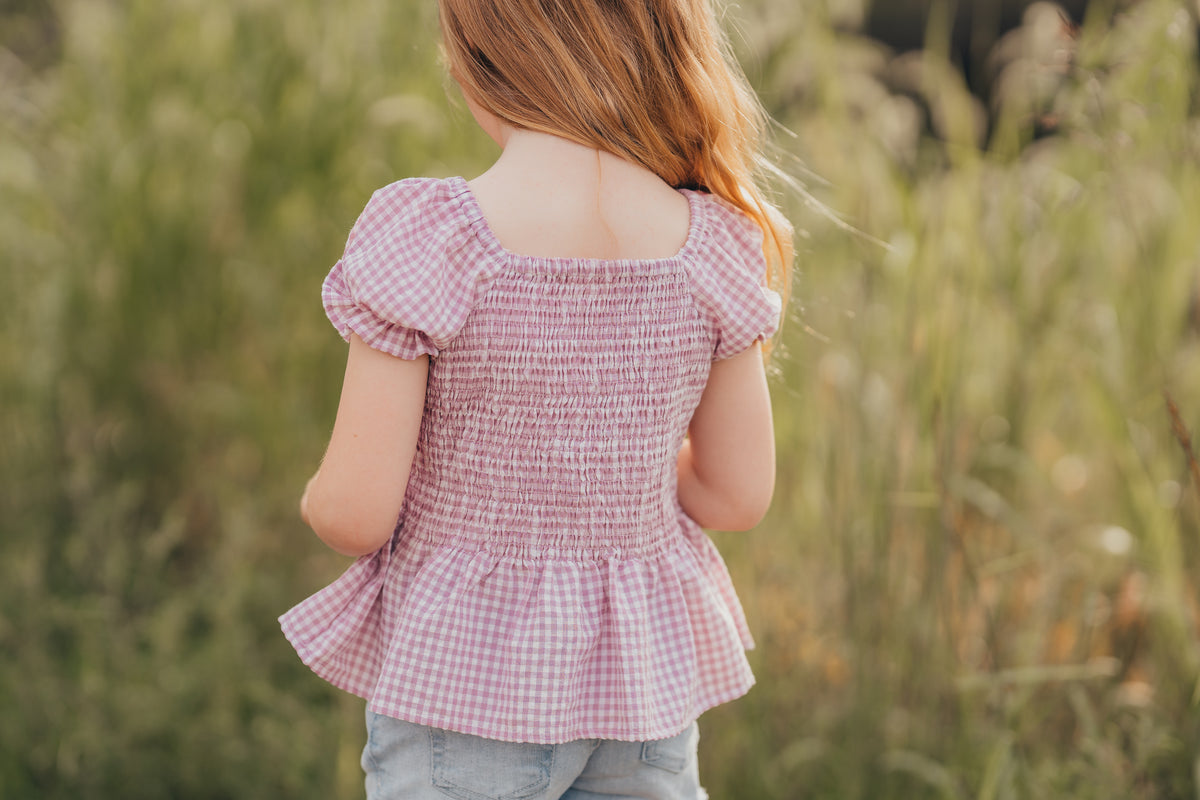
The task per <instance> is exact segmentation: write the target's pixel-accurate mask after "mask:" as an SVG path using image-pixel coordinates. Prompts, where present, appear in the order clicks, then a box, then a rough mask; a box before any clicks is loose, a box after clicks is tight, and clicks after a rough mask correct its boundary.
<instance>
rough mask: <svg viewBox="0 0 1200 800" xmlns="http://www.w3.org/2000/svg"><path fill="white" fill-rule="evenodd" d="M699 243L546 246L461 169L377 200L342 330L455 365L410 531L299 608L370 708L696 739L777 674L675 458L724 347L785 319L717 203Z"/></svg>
mask: <svg viewBox="0 0 1200 800" xmlns="http://www.w3.org/2000/svg"><path fill="white" fill-rule="evenodd" d="M686 194H687V197H688V201H689V204H690V206H691V214H692V222H691V227H690V231H689V235H688V240H687V243H686V244H685V245H684V246H683V248H682V249H681V250H680V251H679V253H677V254H676V255H675V256H673V257H671V258H666V259H657V260H643V261H599V260H590V259H553V258H533V257H528V256H521V255H516V254H513V253H509V252H508V251H506V250H505V249H504V248H503V247H502V246H501V245H500V243H499V242H498V241H497V240H496V238H495V236H494V235H493V234H492V232H491V230H490V229H489V228H488V227H487V223H486V222H485V220H484V218H483V214H482V212H481V211H480V209H479V206H478V204H477V203H476V202H475V199H474V196H473V195H472V194H471V192H470V189H469V187H468V186H467V184H466V182H465V181H463V180H462V179H461V178H451V179H447V180H429V179H422V180H408V181H401V182H400V183H396V184H393V185H391V186H388V187H386V188H384V189H381V190H380V191H379V192H377V193H376V194H375V196H374V197H373V198H372V200H371V202H370V203H369V204H368V206H367V208H366V210H365V211H364V212H363V214H362V216H361V217H360V218H359V221H358V223H357V224H356V225H355V227H354V230H353V231H352V233H351V235H350V239H349V242H348V243H347V246H346V253H345V255H344V256H343V258H342V260H341V261H339V262H338V264H337V265H336V266H335V267H334V268H333V270H332V271H331V272H330V274H329V277H328V278H327V279H326V282H325V286H324V292H323V296H324V302H325V307H326V311H327V313H328V314H329V318H330V320H331V321H332V322H333V324H334V326H335V327H336V328H337V329H338V331H339V332H340V333H341V334H342V336H343V337H347V338H348V337H349V335H350V333H351V332H353V333H356V334H357V335H358V336H360V337H361V338H362V339H363V340H364V341H366V342H367V343H368V344H370V345H371V346H372V347H375V348H377V349H379V350H382V351H385V352H388V353H391V354H393V355H396V356H399V357H401V358H416V357H417V356H419V355H420V354H422V353H428V354H430V355H431V356H434V358H433V360H432V361H431V366H430V371H429V386H428V390H427V393H426V401H425V415H424V417H423V419H422V423H421V434H420V440H419V443H418V447H417V455H416V458H415V460H414V463H413V469H412V474H411V476H410V479H409V485H408V489H407V493H406V495H405V501H404V507H403V509H402V511H401V517H400V521H399V524H398V526H397V529H396V533H395V535H394V536H393V538H392V541H391V543H390V544H388V545H386V546H385V547H384V548H383V549H381V550H380V551H379V552H377V553H375V554H374V555H371V556H365V557H363V558H361V559H359V560H358V561H357V562H355V563H354V565H352V566H351V567H350V569H349V570H347V572H346V573H345V574H343V575H342V576H341V577H340V578H339V579H338V580H337V581H335V582H334V583H333V584H331V585H330V586H328V587H326V588H325V589H323V590H322V591H320V592H318V593H317V594H315V595H314V596H312V597H310V598H309V599H308V600H306V601H304V602H303V603H301V604H300V605H298V606H296V607H295V608H293V609H292V610H291V611H289V612H288V613H286V614H285V615H284V616H283V617H281V618H280V621H281V623H282V626H283V630H284V632H285V634H286V635H287V637H288V639H289V640H290V641H291V642H292V644H293V645H294V646H295V648H296V650H297V652H298V653H299V655H300V657H301V658H302V659H303V661H304V663H306V664H308V665H309V666H310V667H311V668H312V669H313V670H314V671H315V672H316V673H317V674H319V675H321V676H322V677H324V678H325V679H327V680H328V681H330V682H331V683H333V684H335V685H337V686H340V687H342V688H343V689H346V690H347V691H350V692H353V693H354V694H357V695H360V696H362V697H364V698H366V699H367V700H368V705H369V707H370V709H371V710H372V711H375V712H377V713H380V714H385V715H389V716H393V717H398V718H401V719H406V720H409V721H412V722H417V723H421V724H426V725H433V726H436V727H441V728H449V729H452V730H457V731H461V732H464V733H471V734H476V735H480V736H487V737H490V738H494V739H504V740H509V741H527V742H541V743H554V742H563V741H569V740H572V739H580V738H607V739H624V740H631V741H639V740H650V739H660V738H665V737H667V736H672V735H674V734H676V733H678V732H679V731H681V730H683V729H684V728H685V727H686V726H687V725H689V724H690V723H691V722H692V721H693V720H694V719H695V718H696V717H697V716H699V715H700V713H701V712H702V711H704V710H705V709H707V708H710V707H711V706H714V705H717V704H719V703H722V702H725V701H727V700H730V699H732V698H734V697H737V696H739V695H741V694H743V693H744V692H746V690H748V689H749V687H750V686H751V684H752V683H753V681H754V679H753V676H752V675H751V673H750V669H749V666H748V664H747V662H746V659H745V654H744V648H746V647H750V646H752V641H751V639H750V634H749V632H748V630H747V628H746V622H745V618H744V617H743V614H742V609H741V606H740V604H739V603H738V600H737V596H736V595H735V593H734V590H733V586H732V583H731V581H730V579H729V574H728V572H727V571H726V569H725V565H724V563H723V562H722V560H721V557H720V555H719V554H718V553H717V550H716V548H715V547H714V546H713V544H712V542H711V541H710V540H709V539H708V537H707V536H705V534H704V533H703V532H702V531H701V530H700V529H699V528H698V527H697V525H696V524H695V522H693V521H692V520H691V519H689V518H688V517H687V515H686V514H684V513H683V511H682V510H681V509H680V508H679V505H678V502H677V500H676V495H675V459H676V454H677V453H678V450H679V447H680V444H681V443H682V441H683V437H684V434H685V431H686V428H687V423H688V421H689V419H690V418H691V414H692V412H693V410H694V409H695V407H696V404H697V403H698V402H699V399H700V395H701V392H702V391H703V389H704V385H705V382H706V380H707V377H708V370H709V367H710V365H711V363H712V361H713V360H714V359H720V358H725V357H728V356H731V355H734V354H736V353H739V352H741V351H742V350H744V349H745V348H746V347H748V346H750V344H752V343H753V342H754V341H756V340H758V339H760V338H762V337H764V336H769V335H770V334H771V333H772V332H773V331H774V330H775V326H776V325H777V323H778V318H779V313H780V304H779V297H778V296H777V295H776V294H775V293H773V292H770V291H768V290H766V289H764V288H763V287H762V286H761V284H760V274H761V272H762V269H763V260H762V259H763V257H762V235H761V233H760V232H759V229H758V227H757V226H756V225H754V224H753V223H752V222H751V221H749V220H748V219H746V218H745V217H744V216H742V215H741V214H740V213H738V212H736V211H734V210H733V209H731V208H730V207H728V206H726V205H725V204H724V203H722V202H720V201H718V200H716V199H714V198H712V197H711V196H709V195H707V194H702V193H697V192H687V193H686Z"/></svg>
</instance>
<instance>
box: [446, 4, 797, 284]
mask: <svg viewBox="0 0 1200 800" xmlns="http://www.w3.org/2000/svg"><path fill="white" fill-rule="evenodd" d="M439 15H440V20H441V27H442V39H443V44H442V48H443V53H444V57H445V59H446V62H447V64H448V66H449V70H450V74H451V76H452V77H453V78H454V79H455V80H456V81H457V82H458V84H459V86H461V87H462V89H463V91H464V92H465V93H466V94H467V96H468V97H470V98H471V99H472V100H473V101H474V102H476V103H478V104H479V105H480V106H481V107H483V108H484V109H486V110H487V111H489V112H490V113H492V114H494V115H495V116H497V117H498V118H500V119H501V120H504V121H505V122H507V123H509V124H511V125H514V126H516V127H519V128H527V129H530V130H537V131H542V132H545V133H551V134H554V135H557V136H561V137H563V138H566V139H570V140H573V141H575V142H578V143H580V144H583V145H586V146H588V147H594V148H597V149H601V150H605V151H608V152H610V153H613V154H614V155H617V156H620V157H623V158H625V159H627V160H629V161H632V162H634V163H636V164H640V165H641V166H643V167H646V168H647V169H649V170H651V171H652V172H654V173H655V174H656V175H658V176H659V177H660V178H662V179H663V180H664V181H665V182H666V183H668V184H670V185H671V186H674V187H675V188H677V189H682V188H687V189H699V190H703V191H707V192H710V193H712V194H715V195H717V196H719V197H721V198H723V199H724V200H726V201H728V202H729V203H731V204H732V205H734V206H735V207H737V208H739V209H740V210H742V211H743V212H745V213H746V214H747V215H748V216H749V217H750V218H751V219H753V220H754V221H755V222H756V223H758V225H759V227H761V228H762V231H763V239H764V244H763V251H764V255H765V257H766V261H767V270H766V275H765V276H764V277H765V279H766V281H767V284H768V285H769V286H770V287H771V288H773V289H776V290H777V291H779V292H780V293H781V294H782V295H783V296H784V300H785V302H786V299H787V295H788V290H789V288H790V265H791V259H792V230H791V226H790V225H788V223H787V221H786V220H785V219H784V218H783V215H782V214H780V213H779V211H778V210H777V209H776V208H775V207H774V206H772V205H771V204H770V203H769V202H768V201H767V199H766V197H765V196H764V194H763V191H762V189H761V188H760V187H759V185H758V184H757V182H756V180H755V176H756V174H757V173H758V170H759V167H760V165H763V164H764V163H765V162H764V161H763V159H762V156H761V148H762V145H763V138H764V133H765V128H766V123H767V117H766V113H765V112H764V111H763V109H762V106H761V105H760V104H759V102H758V99H757V98H756V96H755V94H754V92H753V90H752V89H751V88H750V86H749V84H748V82H747V81H746V78H745V76H744V75H743V74H742V72H741V70H740V69H739V68H738V67H737V66H736V62H735V61H734V59H733V58H732V55H731V52H730V48H729V43H728V40H727V39H726V37H725V36H724V34H723V33H722V31H721V29H720V26H719V25H718V23H717V19H716V15H715V12H714V10H713V8H712V6H711V4H710V0H439Z"/></svg>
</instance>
